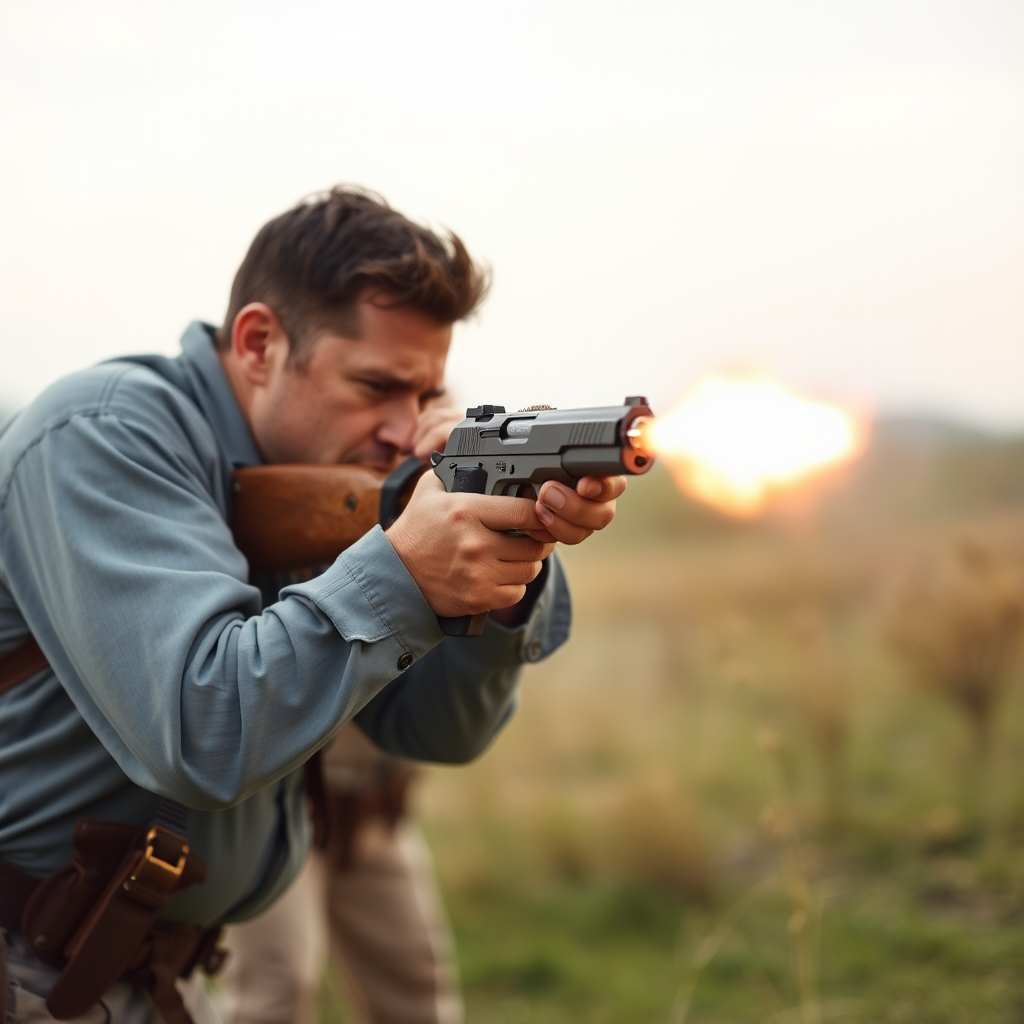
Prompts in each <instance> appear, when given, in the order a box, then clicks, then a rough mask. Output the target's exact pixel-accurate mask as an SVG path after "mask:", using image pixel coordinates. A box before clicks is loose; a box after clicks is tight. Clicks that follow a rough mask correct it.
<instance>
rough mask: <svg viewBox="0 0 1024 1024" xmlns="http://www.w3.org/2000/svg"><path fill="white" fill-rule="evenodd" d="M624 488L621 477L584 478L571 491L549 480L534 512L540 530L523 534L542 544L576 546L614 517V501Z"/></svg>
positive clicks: (624, 481)
mask: <svg viewBox="0 0 1024 1024" xmlns="http://www.w3.org/2000/svg"><path fill="white" fill-rule="evenodd" d="M625 489H626V478H625V477H624V476H585V477H582V478H581V479H580V481H579V483H578V484H577V485H576V490H575V491H574V490H573V489H572V488H571V487H567V486H566V485H565V484H559V483H555V481H553V480H549V481H548V482H547V483H546V484H544V485H543V486H542V487H541V489H540V493H539V494H538V496H537V503H536V506H535V509H534V511H535V513H536V515H537V518H538V519H539V520H540V522H541V523H542V524H543V529H542V530H540V531H534V530H528V531H526V532H528V533H529V534H530V536H531V537H533V538H534V540H539V541H543V542H544V543H550V542H551V541H560V542H561V543H562V544H579V543H581V542H582V541H585V540H586V539H587V538H588V537H589V536H590V535H591V534H592V533H593V532H594V531H595V530H603V529H604V528H605V527H606V526H607V525H608V524H609V523H610V522H611V521H612V520H613V519H614V518H615V499H616V498H618V497H619V495H620V494H622V492H623V491H624V490H625Z"/></svg>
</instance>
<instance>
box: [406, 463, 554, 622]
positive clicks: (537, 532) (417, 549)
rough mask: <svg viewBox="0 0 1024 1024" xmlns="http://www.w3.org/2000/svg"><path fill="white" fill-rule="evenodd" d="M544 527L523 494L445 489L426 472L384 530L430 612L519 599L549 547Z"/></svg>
mask: <svg viewBox="0 0 1024 1024" xmlns="http://www.w3.org/2000/svg"><path fill="white" fill-rule="evenodd" d="M505 530H522V531H523V532H524V533H527V534H529V536H526V537H510V536H508V535H507V534H506V533H504V532H503V531H505ZM545 532H546V530H545V527H544V524H543V523H542V522H541V521H540V519H539V518H538V515H537V512H536V505H535V503H534V502H532V501H530V500H529V499H528V498H503V497H497V496H491V495H486V494H448V492H447V491H445V489H444V484H443V483H441V481H440V480H439V479H438V478H437V477H436V476H435V475H434V474H433V473H424V474H423V476H422V477H421V479H420V481H419V483H418V484H417V485H416V489H415V490H414V491H413V493H412V497H411V498H410V499H409V504H408V505H407V506H406V508H405V511H404V512H403V513H402V514H401V515H400V516H399V517H398V519H396V520H395V522H394V523H393V524H392V525H391V526H390V527H389V528H388V530H387V535H388V539H389V540H390V541H391V544H392V546H393V547H394V549H395V551H396V552H397V553H398V557H399V558H401V560H402V562H403V563H404V565H405V567H406V568H407V569H408V570H409V574H410V575H411V576H412V578H413V579H414V580H415V581H416V583H417V585H418V586H419V588H420V590H421V591H422V592H423V596H424V597H425V598H426V599H427V604H429V605H430V607H431V608H432V609H433V611H434V613H435V614H436V615H444V616H452V615H476V614H478V613H479V612H489V611H493V610H494V609H495V608H509V607H511V606H512V605H515V604H518V603H519V602H520V601H521V600H522V599H523V596H524V595H525V593H526V585H527V584H528V583H530V582H531V581H532V580H533V579H535V578H536V577H537V575H538V574H539V573H540V570H541V563H542V561H543V560H544V559H545V558H547V557H548V555H550V554H551V552H552V551H553V550H554V547H555V545H554V543H553V541H544V540H542V539H539V538H540V537H541V536H542V535H543V534H544V533H545Z"/></svg>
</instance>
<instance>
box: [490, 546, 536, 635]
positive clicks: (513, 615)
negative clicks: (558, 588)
mask: <svg viewBox="0 0 1024 1024" xmlns="http://www.w3.org/2000/svg"><path fill="white" fill-rule="evenodd" d="M549 572H550V569H549V566H548V559H546V558H545V559H544V562H543V565H542V566H541V570H540V572H539V573H538V574H537V578H536V579H535V580H533V581H532V582H531V583H528V584H527V585H526V593H525V594H524V595H523V599H522V600H521V601H520V602H519V603H518V604H514V605H512V606H511V607H509V608H497V609H495V610H494V611H492V612H491V613H490V618H491V619H493V620H494V621H495V622H496V623H498V625H499V626H504V627H505V629H518V628H519V627H520V626H523V625H525V624H526V621H527V620H528V619H529V617H530V615H531V614H532V613H533V608H534V605H536V603H537V599H538V598H539V597H540V595H541V593H542V592H543V590H544V587H545V586H546V585H547V581H548V574H549Z"/></svg>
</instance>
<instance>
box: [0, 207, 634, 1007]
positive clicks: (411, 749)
mask: <svg viewBox="0 0 1024 1024" xmlns="http://www.w3.org/2000/svg"><path fill="white" fill-rule="evenodd" d="M484 292H485V281H484V278H483V276H482V274H481V273H480V271H479V270H478V269H477V268H476V266H475V265H474V264H473V262H472V260H471V259H470V257H469V256H468V254H467V253H466V250H465V248H464V247H463V246H462V243H461V242H460V241H459V240H458V239H457V238H456V237H455V236H454V235H450V236H448V237H447V238H442V237H439V236H438V235H436V234H434V233H433V232H430V231H428V230H426V229H424V228H421V227H419V226H418V225H416V224H414V223H412V222H411V221H409V220H407V219H406V218H405V217H403V216H402V215H401V214H398V213H397V212H396V211H393V210H391V209H390V207H388V206H387V205H386V204H385V203H383V201H381V200H380V199H378V198H377V197H374V196H372V195H368V194H366V193H364V192H361V191H359V190H352V189H334V190H332V191H330V192H329V193H326V194H324V195H321V196H318V197H314V198H313V199H311V200H309V201H307V202H304V203H301V204H300V205H299V206H297V207H296V208H294V209H292V210H289V211H287V212H286V213H284V214H282V215H281V216H279V217H277V218H275V219H274V220H272V221H270V222H269V223H268V224H266V225H264V227H263V228H262V229H261V231H260V232H259V233H258V234H257V236H256V239H255V240H254V242H253V244H252V246H251V247H250V250H249V252H248V254H247V255H246V258H245V260H244V261H243V263H242V266H241V268H240V269H239V271H238V274H237V275H236V278H235V282H234V285H233V288H232V294H231V301H230V305H229V309H228V315H227V316H226V318H225V322H224V325H223V327H222V328H220V329H219V330H218V329H214V328H212V327H210V326H208V325H205V324H201V323H194V324H192V325H191V326H190V327H189V328H188V329H187V330H186V332H185V334H184V336H183V338H182V354H181V355H180V356H178V357H176V358H165V357H161V356H138V357H123V358H121V359H118V360H113V361H111V362H109V363H105V364H101V365H100V366H97V367H93V368H92V369H89V370H85V371H82V372H80V373H76V374H72V375H71V376H69V377H66V378H64V379H63V380H61V381H59V382H57V383H56V384H55V385H53V386H52V387H50V388H49V389H48V390H47V391H46V392H44V393H43V394H42V395H41V396H40V397H39V398H38V399H36V401H35V402H33V403H32V404H31V405H29V406H28V407H27V408H26V409H25V410H23V411H22V412H21V413H19V414H18V415H17V416H16V417H15V418H14V420H13V421H12V422H11V423H10V424H9V425H8V426H7V427H6V429H5V430H4V432H3V434H2V435H0V992H4V993H5V995H6V1012H7V1022H8V1024H11V1022H15V1024H27V1022H29V1021H32V1022H39V1021H49V1020H54V1019H62V1020H67V1019H75V1018H79V1019H83V1020H84V1019H93V1018H95V1019H97V1020H104V1021H107V1022H114V1024H129V1022H130V1024H136V1022H147V1024H149V1022H152V1021H154V1020H156V1019H157V1018H158V1017H159V1018H162V1019H163V1020H164V1021H165V1022H166V1024H188V1022H190V1021H193V1020H194V1021H196V1022H197V1024H202V1022H205V1021H209V1020H214V1019H215V1017H216V1014H215V1011H214V1010H213V1008H212V1006H211V1005H210V1002H209V999H208V998H207V997H206V994H205V988H204V986H203V984H202V982H201V980H200V979H199V976H198V973H197V970H196V969H197V968H199V967H203V968H205V969H207V970H212V971H215V970H216V969H217V967H218V966H219V963H220V961H221V960H222V957H221V955H220V952H219V950H218V949H217V937H218V934H219V931H220V928H221V926H222V925H224V924H226V923H231V922H239V921H244V920H248V919H251V918H253V917H255V916H257V915H258V914H260V913H261V912H262V911H264V910H266V909H267V908H268V907H270V906H271V905H272V904H273V903H274V901H275V900H276V899H278V898H279V897H280V896H281V895H282V894H283V893H284V892H285V891H286V890H287V888H288V886H289V885H290V884H291V883H292V882H293V881H294V879H295V878H296V876H297V875H298V874H299V872H300V870H301V868H302V867H303V865H304V864H305V862H306V857H307V853H308V849H309V841H310V831H311V830H310V827H309V823H308V818H307V812H306V788H307V786H309V788H310V790H311V792H312V794H313V795H314V796H315V795H316V790H317V788H318V787H317V785H316V779H317V778H318V776H317V773H316V772H315V771H307V770H306V764H307V762H308V761H309V760H310V759H311V758H312V757H313V755H315V754H316V753H317V752H318V751H320V750H321V749H322V748H323V747H324V746H326V745H327V744H328V743H329V742H330V741H331V740H332V739H333V738H334V737H335V735H337V733H338V732H339V730H340V729H341V727H342V726H343V725H345V724H346V723H347V722H351V721H355V722H356V724H357V725H358V727H359V728H360V729H361V730H362V732H364V733H365V734H366V735H367V736H368V737H369V738H370V739H371V740H372V741H373V743H374V744H375V745H376V746H377V747H379V748H380V749H382V750H384V751H387V752H389V753H391V754H393V755H397V756H402V757H409V758H414V759H418V760H425V761H441V762H459V761H467V760H469V759H471V758H473V757H475V756H476V755H477V754H479V753H480V751H481V750H483V749H484V747H485V746H486V745H487V744H488V743H489V742H490V741H491V739H492V738H493V736H494V735H495V734H496V732H497V731H498V730H499V729H500V728H501V726H502V725H503V724H504V722H505V721H506V720H507V718H508V716H509V715H510V713H511V710H512V707H513V703H514V699H515V691H516V686H517V682H518V679H519V675H520V672H521V667H522V665H523V663H524V662H526V661H530V660H537V658H538V657H542V656H544V655H546V654H548V653H549V652H550V651H552V650H554V649H555V648H556V647H558V646H559V645H560V644H561V643H562V642H564V640H565V639H566V637H567V635H568V626H569V618H570V612H569V601H568V591H567V588H566V585H565V581H564V577H563V574H562V570H561V568H560V565H559V563H558V561H557V559H555V558H553V557H551V556H552V554H553V549H554V545H555V542H556V541H558V540H561V541H564V542H567V543H579V542H581V541H583V540H585V539H586V538H587V537H588V536H589V535H590V534H591V533H592V532H593V531H594V530H596V529H602V528H603V527H604V526H607V525H608V523H609V522H610V521H611V519H612V517H613V515H614V501H615V498H616V497H617V496H618V495H619V494H620V493H621V492H622V490H623V488H624V487H625V481H624V480H623V479H621V478H609V479H599V478H584V479H583V480H581V481H580V482H579V484H578V486H577V489H576V490H575V491H573V490H572V489H570V488H567V487H564V486H562V485H559V484H555V483H552V482H549V483H547V484H545V485H544V487H542V488H541V490H540V494H539V496H538V500H537V501H529V500H527V499H522V498H499V497H486V496H482V495H472V494H465V495H464V494H447V493H446V492H445V490H444V487H443V485H442V484H441V482H440V481H439V480H438V479H437V478H436V477H435V476H434V475H433V474H431V473H427V474H425V475H424V476H423V478H422V479H421V480H420V482H419V484H418V485H417V487H416V489H415V491H414V493H413V495H412V497H411V498H410V501H409V504H408V506H407V507H406V509H405V511H404V512H403V514H402V515H401V516H400V517H399V518H398V519H397V520H396V521H395V523H394V524H393V525H391V526H390V527H389V528H388V531H387V532H386V533H385V532H384V531H382V530H381V529H380V527H375V528H374V529H373V530H371V531H370V532H369V533H368V534H367V535H365V536H364V537H363V538H361V539H360V540H359V541H357V542H356V543H355V544H354V545H352V546H351V547H350V548H348V549H347V550H346V551H345V552H343V553H342V554H341V555H340V556H339V557H338V559H337V560H336V561H335V562H334V563H332V565H331V566H329V567H328V568H327V570H326V571H325V572H323V573H321V574H319V575H317V576H315V577H313V578H312V579H310V580H307V581H304V582H299V583H294V584H292V585H290V586H288V587H285V588H284V589H283V590H282V591H281V592H280V593H279V594H277V595H276V600H274V602H273V603H272V604H269V605H264V604H263V602H262V600H261V595H260V592H259V590H258V589H257V588H256V587H254V586H253V585H252V584H251V583H250V581H249V578H248V577H249V572H248V565H247V563H246V560H245V558H244V556H243V555H242V553H241V552H240V551H239V549H238V547H237V546H236V545H235V543H234V539H233V537H232V534H231V530H230V526H229V521H230V513H231V509H230V501H231V497H230V496H231V494H232V473H233V471H234V469H235V468H237V467H242V466H252V465H259V464H263V463H320V464H333V463H342V462H349V463H356V464H361V465H364V466H370V467H377V468H379V469H385V470H386V469H390V468H393V466H394V465H395V464H397V462H398V461H399V460H400V458H401V457H402V456H403V455H404V454H408V453H412V454H415V455H417V456H419V457H420V458H424V459H425V458H426V457H427V455H428V454H429V452H430V451H431V450H433V449H434V448H441V447H443V445H444V441H445V439H446V437H447V434H448V432H449V430H450V427H451V425H452V424H451V414H450V412H449V411H447V410H436V409H433V408H432V406H433V405H434V403H435V401H436V400H437V399H438V398H439V397H440V396H441V394H442V393H443V377H444V367H445V361H446V358H447V354H448V346H449V341H450V335H451V325H452V324H453V323H454V322H456V321H458V320H460V319H462V318H463V317H465V316H467V315H468V314H469V313H470V312H472V310H473V309H474V308H475V307H476V306H477V304H478V303H479V302H480V300H481V299H482V297H483V294H484ZM512 529H516V530H522V531H525V532H526V534H527V536H525V537H524V536H509V535H508V533H507V531H509V530H512ZM486 609H497V610H496V611H491V612H490V615H489V617H488V621H487V625H486V628H485V630H484V633H483V635H482V636H480V637H477V638H475V639H472V640H468V641H466V640H462V641H460V640H455V639H447V640H446V639H445V638H444V635H443V633H442V632H441V629H440V627H439V624H438V619H437V617H438V616H455V615H466V614H474V613H478V612H481V611H484V610H486Z"/></svg>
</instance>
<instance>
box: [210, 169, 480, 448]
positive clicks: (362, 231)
mask: <svg viewBox="0 0 1024 1024" xmlns="http://www.w3.org/2000/svg"><path fill="white" fill-rule="evenodd" d="M487 284H488V281H487V275H486V273H485V272H483V271H482V270H481V269H480V268H479V267H477V266H476V265H475V264H474V262H473V260H472V259H471V258H470V256H469V254H468V252H467V251H466V249H465V246H463V244H462V242H461V241H460V240H459V238H458V237H457V236H455V235H454V234H448V235H447V236H446V237H441V236H439V235H437V234H435V233H434V232H432V231H430V230H428V229H426V228H424V227H421V226H420V225H418V224H414V223H413V222H412V221H410V220H408V219H407V218H405V217H404V216H402V215H401V214H400V213H398V212H396V211H395V210H392V209H391V208H390V207H389V206H388V205H387V204H386V203H385V202H384V201H383V200H382V199H380V198H379V197H377V196H374V195H372V194H370V193H367V192H365V191H362V190H358V189H350V188H335V189H332V190H331V191H330V192H327V193H324V194H322V195H318V196H314V197H312V198H311V199H308V200H306V201H304V202H303V203H301V204H300V205H299V206H297V207H295V208H294V209H292V210H289V211H287V212H286V213H284V214H282V215H281V216H279V217H276V218H275V219H274V220H272V221H270V222H269V223H268V224H266V225H264V227H263V228H262V229H261V230H260V232H259V233H258V234H257V236H256V238H255V239H254V241H253V243H252V245H251V247H250V249H249V252H248V254H247V255H246V257H245V260H244V261H243V262H242V265H241V267H240V268H239V270H238V273H237V275H236V277H235V282H234V285H233V287H232V290H231V301H230V304H229V307H228V313H227V316H226V318H225V321H224V325H223V326H222V327H221V329H220V330H219V331H218V332H217V339H216V340H217V348H218V350H219V352H220V357H221V362H222V364H223V365H224V368H225V370H226V372H227V374H228V378H229V380H230V381H231V384H232V387H233V388H234V391H235V394H236V396H237V397H238V400H239V404H240V405H241V407H242V411H243V413H244V414H245V416H246V419H247V420H248V422H249V425H250V427H252V430H253V434H254V436H255V437H256V442H257V444H258V445H259V447H260V450H261V452H262V453H263V455H264V457H265V458H266V459H267V460H268V461H270V462H338V461H355V462H363V463H370V464H375V465H381V466H383V465H387V464H391V463H393V462H394V460H395V458H396V456H397V455H398V454H399V453H400V452H402V451H406V450H408V445H409V441H410V439H411V436H412V429H413V427H414V425H415V417H416V415H417V414H418V411H422V409H423V408H424V407H425V405H426V404H428V403H430V402H431V401H433V400H434V399H436V398H437V397H439V395H440V394H441V392H442V388H443V375H444V362H445V358H446V356H447V352H448V343H449V340H450V337H451V325H452V324H453V323H455V322H456V321H457V320H461V319H463V318H464V317H466V316H468V315H469V314H470V313H472V312H473V310H474V309H475V308H476V307H477V306H478V305H479V304H480V302H481V301H482V300H483V298H484V296H485V294H486V292H487Z"/></svg>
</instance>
